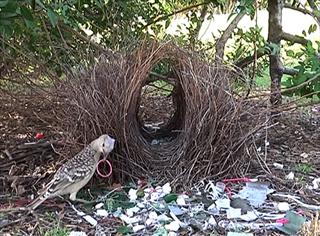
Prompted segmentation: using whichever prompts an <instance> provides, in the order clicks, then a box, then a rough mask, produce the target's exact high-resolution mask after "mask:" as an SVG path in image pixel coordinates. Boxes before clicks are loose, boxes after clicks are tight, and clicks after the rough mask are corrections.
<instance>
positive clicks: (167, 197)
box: [163, 193, 178, 203]
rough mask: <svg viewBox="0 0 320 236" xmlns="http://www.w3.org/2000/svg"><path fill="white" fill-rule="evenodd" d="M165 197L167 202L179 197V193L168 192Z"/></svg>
mask: <svg viewBox="0 0 320 236" xmlns="http://www.w3.org/2000/svg"><path fill="white" fill-rule="evenodd" d="M163 199H164V201H165V202H166V203H169V202H173V201H176V200H177V199H178V195H177V194H175V193H170V194H167V195H166V196H164V197H163Z"/></svg>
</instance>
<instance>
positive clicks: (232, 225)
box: [218, 220, 283, 230]
mask: <svg viewBox="0 0 320 236" xmlns="http://www.w3.org/2000/svg"><path fill="white" fill-rule="evenodd" d="M218 225H219V226H220V227H222V228H224V229H226V230H245V229H251V230H258V229H274V228H276V227H279V226H282V225H283V224H282V223H255V222H250V223H248V222H231V221H226V220H220V221H219V223H218Z"/></svg>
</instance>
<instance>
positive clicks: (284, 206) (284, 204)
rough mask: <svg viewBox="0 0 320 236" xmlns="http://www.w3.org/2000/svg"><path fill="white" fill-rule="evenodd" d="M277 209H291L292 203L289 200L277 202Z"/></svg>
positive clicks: (284, 210)
mask: <svg viewBox="0 0 320 236" xmlns="http://www.w3.org/2000/svg"><path fill="white" fill-rule="evenodd" d="M277 209H278V210H279V211H281V212H286V211H289V210H290V205H289V203H287V202H279V203H277Z"/></svg>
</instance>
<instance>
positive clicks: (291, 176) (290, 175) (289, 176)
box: [286, 171, 294, 180]
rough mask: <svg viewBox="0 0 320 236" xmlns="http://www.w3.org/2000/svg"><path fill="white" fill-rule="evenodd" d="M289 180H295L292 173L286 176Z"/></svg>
mask: <svg viewBox="0 0 320 236" xmlns="http://www.w3.org/2000/svg"><path fill="white" fill-rule="evenodd" d="M286 179H287V180H293V179H294V173H293V172H292V171H291V172H290V173H289V174H287V175H286Z"/></svg>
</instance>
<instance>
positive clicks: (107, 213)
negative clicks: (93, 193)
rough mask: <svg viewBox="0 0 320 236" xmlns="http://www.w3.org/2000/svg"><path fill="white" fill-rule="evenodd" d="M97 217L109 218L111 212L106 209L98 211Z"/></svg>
mask: <svg viewBox="0 0 320 236" xmlns="http://www.w3.org/2000/svg"><path fill="white" fill-rule="evenodd" d="M96 215H98V216H103V217H107V216H108V215H109V212H108V211H106V210H105V209H98V210H97V212H96Z"/></svg>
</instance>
